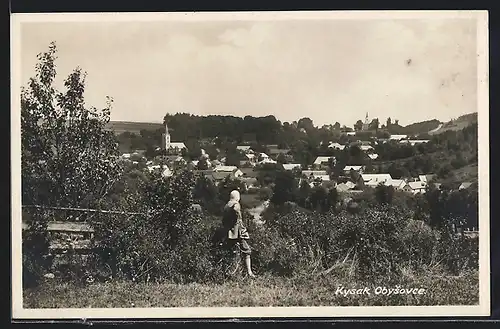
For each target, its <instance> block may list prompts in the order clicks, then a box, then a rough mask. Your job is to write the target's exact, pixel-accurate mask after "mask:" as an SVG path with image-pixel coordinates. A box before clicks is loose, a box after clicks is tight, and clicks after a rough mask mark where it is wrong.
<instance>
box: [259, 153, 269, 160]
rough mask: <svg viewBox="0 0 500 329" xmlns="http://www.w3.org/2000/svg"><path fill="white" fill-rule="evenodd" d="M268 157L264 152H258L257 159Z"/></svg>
mask: <svg viewBox="0 0 500 329" xmlns="http://www.w3.org/2000/svg"><path fill="white" fill-rule="evenodd" d="M268 158H269V155H267V154H265V153H260V154H259V159H268Z"/></svg>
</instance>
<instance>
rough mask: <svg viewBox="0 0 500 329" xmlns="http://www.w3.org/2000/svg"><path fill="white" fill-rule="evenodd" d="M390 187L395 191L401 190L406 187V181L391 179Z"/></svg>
mask: <svg viewBox="0 0 500 329" xmlns="http://www.w3.org/2000/svg"><path fill="white" fill-rule="evenodd" d="M390 185H391V186H392V187H394V189H396V190H403V189H404V187H405V186H406V181H405V180H404V179H393V180H392V181H391V183H390Z"/></svg>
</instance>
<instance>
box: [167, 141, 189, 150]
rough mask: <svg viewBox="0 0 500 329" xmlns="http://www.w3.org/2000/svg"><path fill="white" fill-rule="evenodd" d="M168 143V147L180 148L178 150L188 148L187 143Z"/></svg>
mask: <svg viewBox="0 0 500 329" xmlns="http://www.w3.org/2000/svg"><path fill="white" fill-rule="evenodd" d="M168 145H169V146H168V147H167V149H178V150H183V149H187V147H186V145H184V143H183V142H170V143H169V144H168Z"/></svg>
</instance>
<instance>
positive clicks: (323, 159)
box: [313, 156, 335, 166]
mask: <svg viewBox="0 0 500 329" xmlns="http://www.w3.org/2000/svg"><path fill="white" fill-rule="evenodd" d="M330 159H333V161H334V162H335V157H331V156H319V157H317V158H316V160H314V162H313V165H314V166H325V165H326V166H328V163H329V161H330Z"/></svg>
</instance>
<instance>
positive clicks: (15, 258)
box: [11, 10, 490, 319]
mask: <svg viewBox="0 0 500 329" xmlns="http://www.w3.org/2000/svg"><path fill="white" fill-rule="evenodd" d="M429 18H432V19H456V18H469V19H476V20H477V36H478V37H477V49H478V52H477V60H478V67H477V68H478V109H477V112H478V124H479V135H478V143H479V146H480V148H479V151H478V152H479V155H478V160H479V166H478V170H479V178H480V179H479V181H480V182H479V188H480V197H479V208H480V211H479V226H480V230H481V238H480V240H479V241H480V246H479V261H480V264H479V271H480V281H479V283H480V284H479V286H480V297H479V305H478V306H374V307H361V306H359V307H351V306H350V307H345V306H342V307H230V308H224V307H213V308H210V307H206V308H115V309H103V308H94V309H90V308H83V309H76V308H75V309H24V308H23V303H22V283H21V279H22V275H21V273H22V268H21V267H22V261H21V259H22V254H21V241H22V239H21V212H20V209H21V182H20V178H21V173H20V168H21V159H20V156H21V145H20V126H21V124H20V116H19V109H20V99H19V90H20V87H21V80H20V61H19V58H20V56H19V54H20V53H21V51H22V50H21V43H20V28H21V24H22V23H27V22H76V21H79V22H82V21H85V22H98V21H122V22H131V21H135V22H137V21H148V22H151V21H162V20H177V21H224V20H252V21H257V20H273V21H275V20H290V19H294V20H297V19H301V20H318V19H325V20H326V19H335V20H342V19H344V20H353V19H358V20H375V19H429ZM488 68H489V66H488V12H487V11H479V10H473V11H336V12H331V11H319V12H313V11H310V12H306V11H303V12H300V11H295V12H220V13H214V12H198V13H99V14H97V13H79V14H76V13H53V14H12V15H11V77H12V89H11V95H12V105H11V106H12V107H11V114H13V115H11V128H12V135H11V146H12V151H11V159H12V160H11V161H12V181H11V182H12V194H11V195H12V210H13V211H12V301H13V303H12V317H13V319H54V318H57V319H61V318H96V319H98V318H108V319H122V318H138V319H139V318H235V317H239V318H245V317H263V318H268V317H287V318H297V317H308V318H309V317H311V318H313V317H354V316H356V317H377V316H378V317H410V316H411V317H436V316H488V315H490V275H489V274H490V253H489V197H488V196H489V131H488V127H489V102H488V97H489V74H488Z"/></svg>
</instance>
